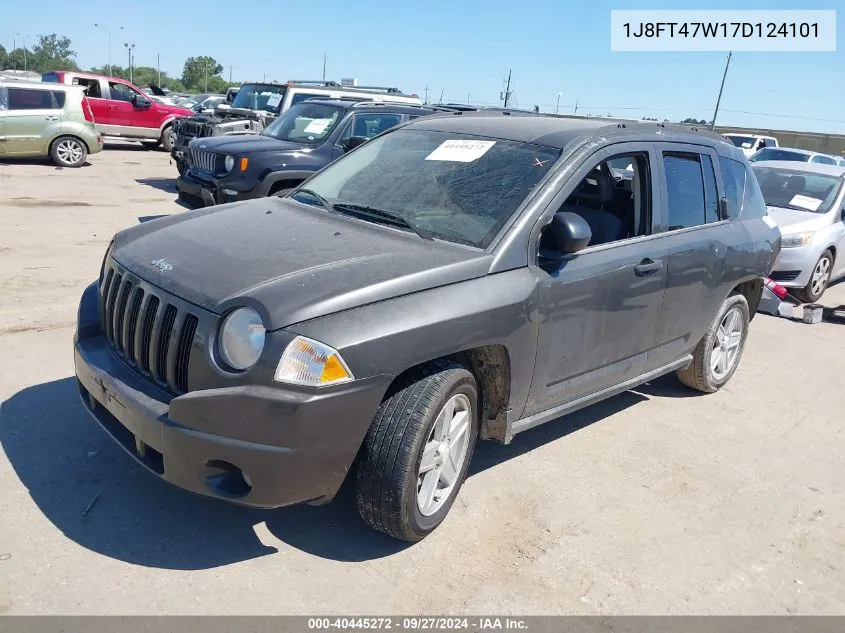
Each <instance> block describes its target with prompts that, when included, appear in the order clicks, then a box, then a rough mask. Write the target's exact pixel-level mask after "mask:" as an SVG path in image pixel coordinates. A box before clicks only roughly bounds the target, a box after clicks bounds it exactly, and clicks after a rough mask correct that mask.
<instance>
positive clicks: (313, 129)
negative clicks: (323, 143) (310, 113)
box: [303, 119, 332, 134]
mask: <svg viewBox="0 0 845 633" xmlns="http://www.w3.org/2000/svg"><path fill="white" fill-rule="evenodd" d="M331 122H332V120H331V119H314V120H313V121H311V123H309V124H308V125H306V126H305V129H304V130H303V131H304V132H305V133H306V134H322V133H323V132H325V131H326V128H327V127H328V126H329V123H331Z"/></svg>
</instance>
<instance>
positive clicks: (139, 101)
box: [132, 95, 153, 110]
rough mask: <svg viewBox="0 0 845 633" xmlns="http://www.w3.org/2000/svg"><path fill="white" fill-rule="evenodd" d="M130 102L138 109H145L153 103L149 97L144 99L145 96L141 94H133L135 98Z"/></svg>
mask: <svg viewBox="0 0 845 633" xmlns="http://www.w3.org/2000/svg"><path fill="white" fill-rule="evenodd" d="M132 103H133V104H134V105H135V107H136V108H138V109H139V110H147V109H149V108H150V107H151V106H152V105H153V102H152V100H151V99H146V98H144V97H142V96H141V95H135V98H134V99H133V100H132Z"/></svg>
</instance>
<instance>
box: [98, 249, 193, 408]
mask: <svg viewBox="0 0 845 633" xmlns="http://www.w3.org/2000/svg"><path fill="white" fill-rule="evenodd" d="M147 288H149V286H147ZM100 308H101V309H100V315H101V321H102V331H103V333H104V334H105V337H106V340H107V341H108V342H109V344H110V345H111V346H112V348H113V349H114V351H115V352H116V353H117V354H118V355H120V356H121V357H122V358H123V359H124V360H125V361H126V362H127V363H128V364H130V365H131V366H133V367H135V368H137V369H138V370H139V371H140V372H141V373H142V374H144V375H146V376H147V377H149V378H150V379H151V380H154V381H155V382H158V383H160V384H161V385H162V386H164V387H166V388H167V389H168V390H170V391H171V392H173V393H184V392H186V391H188V364H189V362H190V358H191V349H192V347H193V342H194V336H195V335H196V332H197V326H198V324H199V318H198V317H197V316H196V315H194V314H190V313H189V312H187V311H186V310H184V309H183V310H180V309H179V308H178V307H177V306H176V305H174V303H170V302H168V300H167V297H166V296H165V295H164V294H163V293H161V296H156V294H155V292H154V291H150V290H145V288H144V287H142V286H141V285H140V283H139V282H138V281H136V280H133V279H132V278H131V276H130V275H128V274H121V273H120V272H119V271H118V270H117V269H116V268H115V267H113V266H110V267H109V269H108V271H107V272H106V274H105V277H104V282H103V288H102V292H101V295H100Z"/></svg>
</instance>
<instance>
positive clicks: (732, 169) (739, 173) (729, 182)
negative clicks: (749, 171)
mask: <svg viewBox="0 0 845 633" xmlns="http://www.w3.org/2000/svg"><path fill="white" fill-rule="evenodd" d="M719 168H720V169H721V171H722V183H723V184H724V186H725V197H726V198H727V199H728V212H729V213H730V217H732V218H738V217H739V214H740V212H741V211H742V199H743V197H744V196H745V165H743V164H742V163H740V162H737V161H735V160H732V159H730V158H724V157H719Z"/></svg>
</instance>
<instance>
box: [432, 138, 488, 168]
mask: <svg viewBox="0 0 845 633" xmlns="http://www.w3.org/2000/svg"><path fill="white" fill-rule="evenodd" d="M495 144H496V141H465V140H460V139H455V140H449V141H443V143H442V144H441V145H440V147H438V148H437V149H436V150H434V151H433V152H431V154H429V155H428V156H426V157H425V159H426V160H446V161H454V162H456V163H471V162H472V161H474V160H477V159H479V158H481V157H482V156H484V154H486V153H487V151H488V150H489V149H490V148H491V147H493V146H494V145H495Z"/></svg>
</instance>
